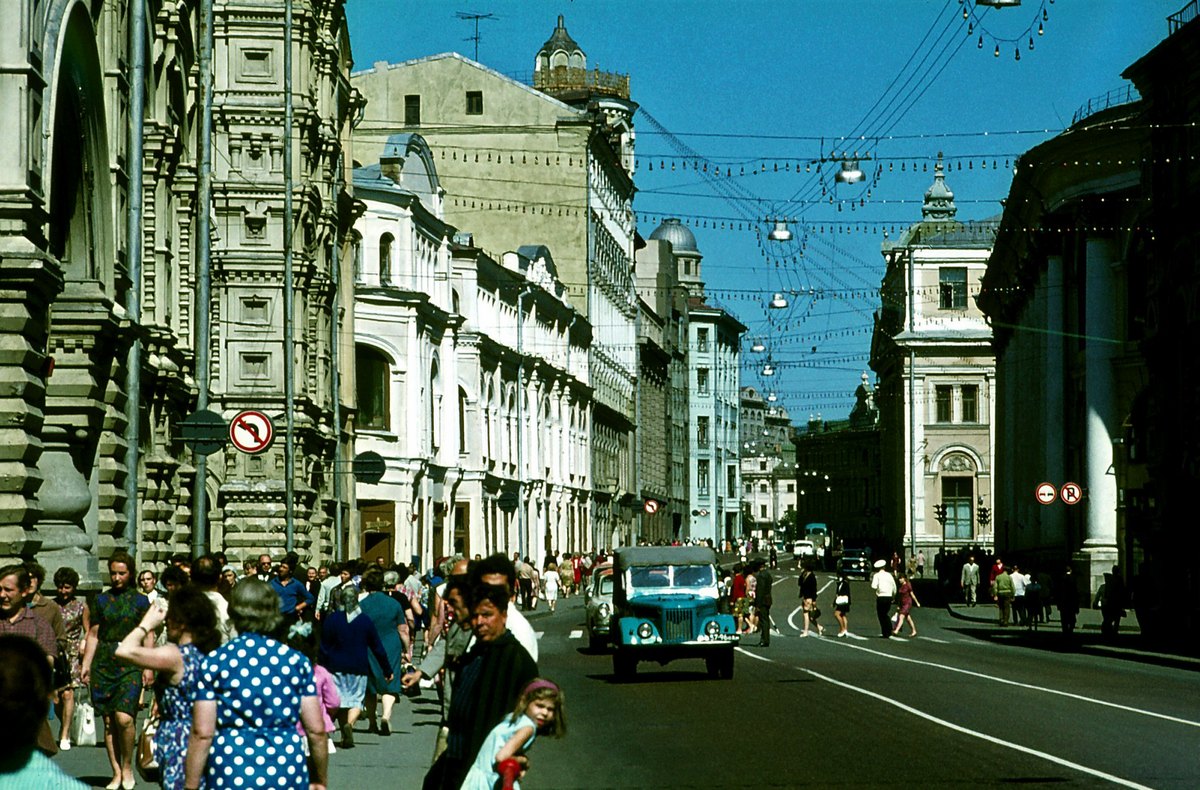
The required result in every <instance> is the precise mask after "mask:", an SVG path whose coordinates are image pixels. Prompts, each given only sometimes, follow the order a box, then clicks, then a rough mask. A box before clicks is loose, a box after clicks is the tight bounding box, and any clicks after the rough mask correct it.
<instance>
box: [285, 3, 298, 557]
mask: <svg viewBox="0 0 1200 790" xmlns="http://www.w3.org/2000/svg"><path fill="white" fill-rule="evenodd" d="M283 100H284V101H283V399H284V407H283V408H284V415H285V417H284V419H285V421H286V423H287V432H286V434H285V436H284V442H283V475H284V477H283V496H284V520H285V545H286V547H287V550H288V551H292V550H294V549H295V548H296V523H295V503H294V501H293V500H294V499H295V489H296V479H295V477H296V470H295V469H294V468H293V465H294V464H295V453H296V438H295V436H294V434H295V429H296V416H295V414H294V413H293V412H294V411H295V400H296V348H295V345H296V339H295V337H294V332H295V328H294V326H293V325H294V323H295V319H296V317H295V315H294V314H293V311H294V310H295V305H294V303H293V302H294V300H295V283H294V282H293V279H292V278H293V274H292V234H293V231H294V228H293V227H292V224H293V218H292V143H293V140H292V111H293V107H292V0H284V20H283Z"/></svg>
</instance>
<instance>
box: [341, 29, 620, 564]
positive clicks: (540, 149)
mask: <svg viewBox="0 0 1200 790" xmlns="http://www.w3.org/2000/svg"><path fill="white" fill-rule="evenodd" d="M533 61H534V68H535V78H534V85H533V86H530V85H525V84H522V83H520V82H518V81H516V80H514V79H511V78H509V77H506V76H504V75H502V74H500V73H498V72H496V71H493V70H492V69H489V68H487V67H486V66H484V65H482V64H480V63H476V62H474V61H472V60H470V59H468V58H465V57H463V56H462V55H459V54H456V53H445V54H440V55H433V56H430V57H425V58H420V59H417V60H412V61H408V62H405V63H399V64H394V65H388V64H386V63H379V64H376V65H375V67H374V68H373V69H371V70H369V71H364V72H360V73H357V74H354V75H353V76H352V82H353V84H354V86H355V87H356V88H357V89H358V90H360V91H362V93H363V95H364V96H365V97H366V98H367V100H368V104H367V109H366V115H365V118H364V119H363V122H362V124H361V125H360V126H359V127H358V128H357V130H356V131H357V133H358V135H359V137H358V138H356V139H357V140H359V143H360V145H361V150H363V152H364V154H365V155H366V156H368V157H371V156H374V155H376V152H378V151H379V150H381V149H382V147H383V145H384V143H385V142H386V140H387V138H388V136H389V135H391V134H395V133H397V132H420V134H421V135H422V136H423V137H424V138H425V140H426V141H427V142H428V143H429V146H430V148H431V150H432V151H433V154H434V158H435V161H436V163H437V166H438V172H439V174H440V176H441V178H442V180H443V182H444V183H446V184H447V188H448V191H449V197H448V199H447V203H446V207H445V212H446V221H447V222H449V223H451V224H454V225H456V226H459V227H463V228H469V229H470V230H471V232H472V234H473V236H474V241H475V244H476V245H477V246H478V247H479V248H480V249H481V250H483V251H485V253H486V254H487V255H488V256H489V257H491V258H492V259H494V260H498V259H499V257H500V254H501V251H510V250H516V249H518V248H519V247H521V246H522V245H528V244H534V245H545V246H547V247H548V248H551V249H553V251H554V257H555V261H556V264H557V268H558V271H559V272H560V278H561V281H562V283H563V284H564V285H565V286H566V288H567V293H568V297H569V299H570V302H571V304H572V305H574V307H575V308H576V309H577V310H579V312H580V314H581V316H583V317H584V318H585V319H586V320H587V321H588V322H589V323H590V324H591V326H592V327H593V328H594V332H595V334H594V337H593V339H592V344H591V348H590V350H589V352H588V353H589V357H590V361H589V368H590V376H591V378H590V383H591V386H592V387H593V388H594V391H595V398H594V401H593V403H594V405H593V413H592V414H591V415H589V425H590V428H591V432H592V437H591V439H592V444H591V449H592V452H593V458H592V463H591V481H592V485H593V492H592V498H591V503H592V512H591V515H590V523H591V528H592V529H593V530H594V537H595V541H596V543H597V544H598V545H602V546H613V545H620V544H626V543H629V542H631V541H632V540H633V528H634V521H635V518H637V514H639V513H640V512H641V508H642V499H641V497H640V495H639V492H638V491H637V473H636V459H635V452H636V439H635V432H636V421H637V394H636V389H637V372H638V366H639V361H638V342H637V336H636V322H637V297H636V294H635V291H634V283H633V260H634V238H635V228H634V215H633V194H634V186H633V178H632V169H631V168H632V164H633V150H634V134H633V120H632V119H633V115H634V112H635V110H636V109H637V105H636V103H634V102H632V101H630V99H629V79H628V77H627V76H622V75H615V74H608V73H605V72H598V71H596V70H595V69H592V70H590V71H589V70H588V63H587V59H586V56H585V55H584V53H583V51H582V50H581V49H580V48H579V46H578V45H577V44H576V43H575V42H574V41H573V40H571V38H570V36H569V35H567V33H566V28H565V26H564V24H563V22H562V19H561V17H560V18H559V24H558V26H557V27H556V28H555V30H554V32H553V34H552V35H551V38H550V39H549V40H548V41H547V42H546V43H545V44H544V45H543V46H542V47H541V49H540V50H539V52H538V53H537V54H536V55H534V57H533Z"/></svg>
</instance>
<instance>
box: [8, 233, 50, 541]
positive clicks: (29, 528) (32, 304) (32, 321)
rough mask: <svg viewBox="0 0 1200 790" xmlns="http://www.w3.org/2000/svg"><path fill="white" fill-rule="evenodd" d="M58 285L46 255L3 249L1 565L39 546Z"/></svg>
mask: <svg viewBox="0 0 1200 790" xmlns="http://www.w3.org/2000/svg"><path fill="white" fill-rule="evenodd" d="M61 284H62V281H61V279H60V277H59V274H58V269H57V267H55V266H54V264H53V263H51V262H49V261H48V260H46V259H45V258H44V257H42V256H40V255H38V254H36V253H29V252H21V253H13V252H4V251H0V562H2V561H8V560H12V559H17V558H19V557H22V556H29V555H32V554H33V553H35V552H36V551H37V550H38V549H39V548H41V540H40V537H39V536H38V534H37V532H36V531H35V530H34V529H33V526H34V524H36V523H37V521H38V519H39V518H40V517H41V503H40V502H39V501H38V497H37V494H38V488H39V486H40V485H41V483H42V473H41V471H40V470H39V469H38V461H39V459H40V457H41V454H42V449H43V445H42V440H41V438H40V435H41V429H42V422H43V419H44V411H43V410H44V407H45V396H46V370H47V367H48V360H47V357H46V353H45V349H46V336H47V333H48V332H49V312H48V305H49V302H50V300H51V299H52V298H53V297H54V294H55V293H56V292H57V291H58V290H59V288H60V287H61Z"/></svg>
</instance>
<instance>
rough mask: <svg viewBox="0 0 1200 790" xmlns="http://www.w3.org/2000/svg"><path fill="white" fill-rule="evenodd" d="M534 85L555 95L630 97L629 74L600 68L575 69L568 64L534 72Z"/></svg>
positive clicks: (543, 91) (544, 91)
mask: <svg viewBox="0 0 1200 790" xmlns="http://www.w3.org/2000/svg"><path fill="white" fill-rule="evenodd" d="M533 87H535V88H537V89H538V90H540V91H541V92H542V93H548V94H551V95H553V96H561V95H564V94H566V95H572V94H574V95H580V96H585V95H586V96H591V95H596V94H599V95H601V96H615V97H616V98H618V99H626V100H628V99H629V75H628V74H616V73H614V72H610V71H600V70H599V69H592V70H591V71H588V70H587V69H573V68H569V67H567V66H559V67H558V68H554V69H549V70H544V69H543V70H539V71H535V72H534V73H533Z"/></svg>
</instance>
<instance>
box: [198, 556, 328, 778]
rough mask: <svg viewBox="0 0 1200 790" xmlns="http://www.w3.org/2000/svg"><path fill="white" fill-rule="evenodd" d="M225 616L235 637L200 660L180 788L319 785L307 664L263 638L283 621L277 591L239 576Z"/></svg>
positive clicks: (317, 710)
mask: <svg viewBox="0 0 1200 790" xmlns="http://www.w3.org/2000/svg"><path fill="white" fill-rule="evenodd" d="M229 618H230V619H231V620H232V621H233V624H234V626H235V627H236V628H237V632H238V636H237V637H236V638H234V639H231V640H230V641H229V642H226V643H225V644H224V645H222V646H221V647H220V648H218V649H217V650H215V651H214V652H212V653H210V654H209V655H208V656H206V657H205V658H204V660H203V661H202V662H201V665H200V672H199V677H198V679H197V698H196V702H195V704H194V705H193V706H192V737H191V739H190V741H189V742H188V748H187V768H186V784H185V787H189V788H192V787H199V786H200V779H201V777H204V779H205V786H206V787H207V789H208V790H223V788H252V787H269V788H276V789H277V790H284V789H285V788H286V789H287V790H293V789H294V790H310V788H311V789H312V790H324V788H325V784H326V771H327V768H328V763H329V750H328V746H329V741H328V739H327V738H326V734H325V722H324V719H323V717H322V713H321V703H320V700H319V699H318V697H317V689H316V685H315V684H314V682H313V668H312V664H310V663H309V661H308V659H307V658H305V657H304V656H303V655H302V654H301V653H300V652H298V651H296V650H293V649H292V648H290V647H288V646H287V645H285V644H283V643H282V642H279V641H276V640H275V639H274V638H272V637H270V636H268V634H271V633H273V632H274V631H275V629H276V628H278V627H279V624H280V622H281V621H282V619H283V615H282V614H281V613H280V610H279V596H278V595H276V594H275V591H274V590H272V589H271V585H269V584H267V583H266V582H263V581H259V580H257V579H243V580H242V581H240V582H238V584H237V586H236V587H234V588H233V593H232V594H231V595H230V598H229ZM297 720H300V721H301V723H302V724H303V725H304V732H305V736H306V738H307V740H308V751H309V755H308V757H307V759H306V758H305V754H304V742H303V741H301V739H300V734H299V733H298V732H297V731H296V721H297Z"/></svg>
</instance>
